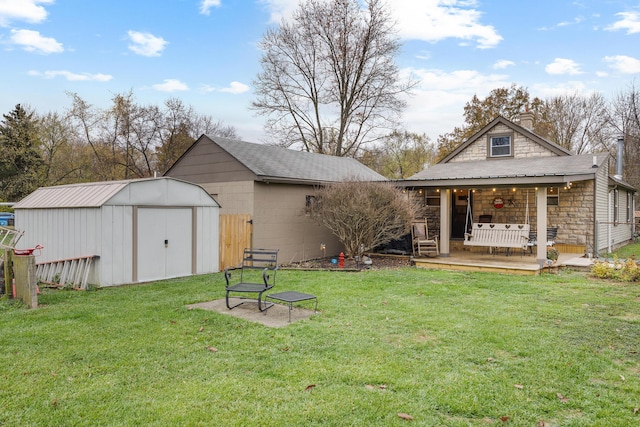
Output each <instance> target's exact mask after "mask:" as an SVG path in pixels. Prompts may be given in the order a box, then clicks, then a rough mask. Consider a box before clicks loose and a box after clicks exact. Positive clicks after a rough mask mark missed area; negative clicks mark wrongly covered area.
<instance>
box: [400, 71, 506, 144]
mask: <svg viewBox="0 0 640 427" xmlns="http://www.w3.org/2000/svg"><path fill="white" fill-rule="evenodd" d="M402 74H403V75H411V76H412V77H413V79H415V80H418V82H419V85H418V86H417V87H416V89H414V91H413V95H412V96H407V97H406V98H405V100H406V101H407V109H406V110H405V112H404V114H403V119H404V122H405V123H406V127H407V129H408V130H410V131H412V132H418V133H423V132H424V133H426V134H427V135H429V136H430V137H431V139H432V140H435V139H436V138H437V136H438V135H442V134H444V133H446V132H451V131H452V130H453V128H454V127H456V126H461V125H462V124H463V123H464V117H463V115H464V105H465V104H466V103H467V102H469V101H470V100H471V98H472V97H473V96H474V95H477V96H478V97H481V98H482V97H485V96H488V95H489V93H490V92H491V91H492V90H494V89H495V88H497V87H507V86H509V85H510V84H511V81H510V79H509V76H507V75H504V74H482V73H480V72H478V71H475V70H458V71H453V72H450V73H449V72H445V71H443V70H436V69H404V70H402ZM428 117H433V118H437V119H435V120H428V119H426V118H428Z"/></svg>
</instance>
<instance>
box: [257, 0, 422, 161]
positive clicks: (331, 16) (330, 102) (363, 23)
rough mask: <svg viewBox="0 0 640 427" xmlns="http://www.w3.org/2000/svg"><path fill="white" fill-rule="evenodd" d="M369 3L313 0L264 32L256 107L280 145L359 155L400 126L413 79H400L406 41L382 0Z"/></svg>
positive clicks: (373, 0)
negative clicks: (401, 53) (400, 55)
mask: <svg viewBox="0 0 640 427" xmlns="http://www.w3.org/2000/svg"><path fill="white" fill-rule="evenodd" d="M365 3H366V9H365V10H363V9H362V8H361V7H360V2H359V1H358V0H307V1H305V2H304V3H301V4H300V5H299V7H298V9H297V10H296V11H295V12H294V14H293V18H292V19H291V20H290V21H285V20H283V21H282V22H281V24H280V26H279V27H278V28H277V29H272V30H269V31H267V33H266V34H265V35H264V37H263V39H262V41H261V42H260V48H261V49H262V51H263V56H262V58H261V60H260V62H261V65H262V72H261V73H260V74H258V76H257V79H256V81H255V82H254V86H255V88H256V94H257V99H256V100H255V101H254V102H253V103H252V108H253V109H255V110H256V111H257V112H258V114H262V115H265V116H267V117H268V121H267V123H266V131H267V134H268V135H269V136H271V137H272V138H274V139H275V140H276V141H278V143H279V144H280V145H284V146H298V147H301V148H302V149H304V150H305V151H311V152H317V153H324V154H332V155H336V156H354V155H355V154H356V153H357V152H358V150H359V149H360V147H361V146H363V145H365V144H367V143H369V142H372V141H375V140H376V139H378V138H380V137H381V135H382V134H386V133H388V131H389V130H391V129H393V128H395V127H396V124H397V122H398V120H399V117H400V113H401V111H402V109H403V108H404V107H405V102H404V101H403V100H401V99H400V95H402V94H405V93H408V92H409V91H410V90H411V88H412V87H413V83H412V82H410V81H406V82H403V81H402V80H401V79H400V77H399V70H398V67H397V66H396V65H395V62H394V59H395V56H396V55H397V54H398V51H399V48H400V43H399V41H398V38H397V36H396V34H395V30H394V25H395V22H394V21H392V19H391V18H390V15H389V12H388V11H387V10H386V9H385V8H384V7H383V3H382V0H366V2H365ZM383 129H384V130H385V131H384V132H380V131H381V130H383Z"/></svg>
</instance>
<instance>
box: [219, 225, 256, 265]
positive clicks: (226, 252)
mask: <svg viewBox="0 0 640 427" xmlns="http://www.w3.org/2000/svg"><path fill="white" fill-rule="evenodd" d="M251 226H252V222H251V215H249V214H228V215H220V269H221V270H223V269H225V268H226V267H236V266H238V265H239V264H241V263H242V253H243V251H244V249H245V248H250V247H251V232H252V228H251Z"/></svg>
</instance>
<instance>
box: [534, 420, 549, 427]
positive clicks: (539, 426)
mask: <svg viewBox="0 0 640 427" xmlns="http://www.w3.org/2000/svg"><path fill="white" fill-rule="evenodd" d="M536 427H547V423H545V422H544V420H540V421H538V424H536Z"/></svg>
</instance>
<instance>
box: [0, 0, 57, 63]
mask: <svg viewBox="0 0 640 427" xmlns="http://www.w3.org/2000/svg"><path fill="white" fill-rule="evenodd" d="M0 1H1V0H0ZM11 42H13V43H15V44H17V45H20V46H22V48H23V49H24V50H26V51H27V52H36V53H42V54H45V55H47V54H50V53H60V52H63V51H64V48H63V47H62V44H61V43H58V42H57V41H56V39H54V38H51V37H43V36H41V35H40V33H39V32H38V31H32V30H11Z"/></svg>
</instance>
